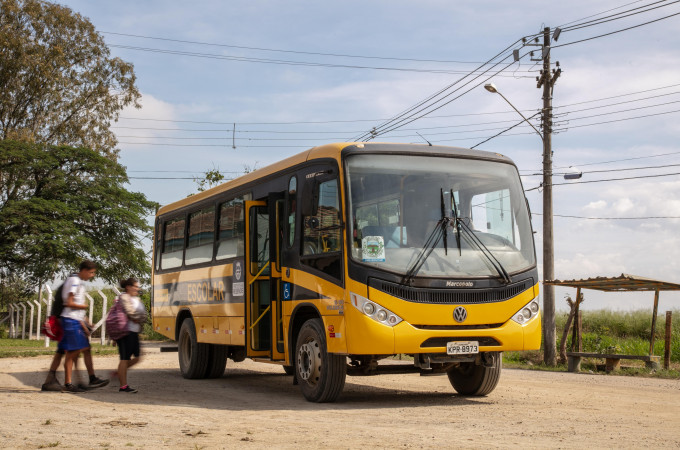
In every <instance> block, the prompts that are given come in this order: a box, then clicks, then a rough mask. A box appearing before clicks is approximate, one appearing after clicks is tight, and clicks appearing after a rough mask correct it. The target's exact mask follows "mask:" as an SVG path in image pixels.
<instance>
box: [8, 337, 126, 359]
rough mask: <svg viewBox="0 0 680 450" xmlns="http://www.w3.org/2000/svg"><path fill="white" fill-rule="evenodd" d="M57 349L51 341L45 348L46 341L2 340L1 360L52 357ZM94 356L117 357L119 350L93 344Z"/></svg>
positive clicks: (55, 344)
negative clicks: (24, 357) (40, 356)
mask: <svg viewBox="0 0 680 450" xmlns="http://www.w3.org/2000/svg"><path fill="white" fill-rule="evenodd" d="M56 349H57V343H56V342H54V341H50V344H49V346H48V347H45V340H44V339H41V340H39V341H29V340H27V339H23V340H22V339H0V358H14V357H20V356H22V357H23V356H39V355H51V354H53V353H54V351H55V350H56ZM92 354H93V355H115V354H118V349H117V348H116V347H113V346H110V345H101V344H98V343H94V342H92Z"/></svg>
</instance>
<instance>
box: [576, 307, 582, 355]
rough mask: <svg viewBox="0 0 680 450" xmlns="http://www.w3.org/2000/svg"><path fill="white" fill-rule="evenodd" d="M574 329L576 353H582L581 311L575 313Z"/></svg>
mask: <svg viewBox="0 0 680 450" xmlns="http://www.w3.org/2000/svg"><path fill="white" fill-rule="evenodd" d="M576 327H577V328H578V330H577V334H578V351H579V352H582V351H583V339H581V311H578V312H577V316H576Z"/></svg>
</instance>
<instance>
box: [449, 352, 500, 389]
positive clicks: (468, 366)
mask: <svg viewBox="0 0 680 450" xmlns="http://www.w3.org/2000/svg"><path fill="white" fill-rule="evenodd" d="M487 356H488V358H491V359H492V365H491V367H485V366H484V365H476V364H475V363H474V362H466V363H460V365H458V366H456V367H453V368H452V369H449V371H448V372H447V375H448V376H449V381H450V382H451V386H453V388H454V389H455V390H456V392H458V393H459V394H460V395H471V396H483V395H488V394H489V393H491V391H493V390H494V389H495V388H496V385H497V384H498V380H499V379H500V377H501V367H502V366H503V363H502V361H503V358H501V353H500V352H490V353H489V354H488V355H487Z"/></svg>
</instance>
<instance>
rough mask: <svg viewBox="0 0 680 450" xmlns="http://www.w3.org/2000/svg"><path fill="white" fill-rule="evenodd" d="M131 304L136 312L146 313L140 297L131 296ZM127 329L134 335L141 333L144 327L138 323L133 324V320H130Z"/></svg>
mask: <svg viewBox="0 0 680 450" xmlns="http://www.w3.org/2000/svg"><path fill="white" fill-rule="evenodd" d="M130 304H131V305H132V308H133V309H134V310H135V311H137V312H143V311H144V304H143V303H142V301H141V300H140V299H139V297H133V296H130ZM127 329H128V330H130V331H132V332H133V333H139V332H141V331H142V325H141V324H138V323H137V322H133V321H132V320H128V323H127Z"/></svg>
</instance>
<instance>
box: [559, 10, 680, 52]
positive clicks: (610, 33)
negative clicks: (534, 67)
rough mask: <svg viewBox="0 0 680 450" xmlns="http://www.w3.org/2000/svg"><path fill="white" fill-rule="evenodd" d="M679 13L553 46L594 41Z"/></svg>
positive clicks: (678, 13)
mask: <svg viewBox="0 0 680 450" xmlns="http://www.w3.org/2000/svg"><path fill="white" fill-rule="evenodd" d="M677 15H680V12H677V13H674V14H669V15H667V16H664V17H660V18H658V19H654V20H650V21H649V22H644V23H640V24H637V25H633V26H630V27H627V28H622V29H620V30H616V31H612V32H609V33H604V34H600V35H597V36H592V37H589V38H586V39H581V40H578V41H572V42H567V43H565V44H560V45H553V46H552V48H559V47H566V46H567V45H574V44H580V43H582V42H587V41H592V40H594V39H599V38H602V37H605V36H611V35H612V34H617V33H621V32H624V31H629V30H632V29H634V28H639V27H642V26H645V25H649V24H652V23H656V22H659V21H661V20H665V19H670V18H671V17H675V16H677Z"/></svg>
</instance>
